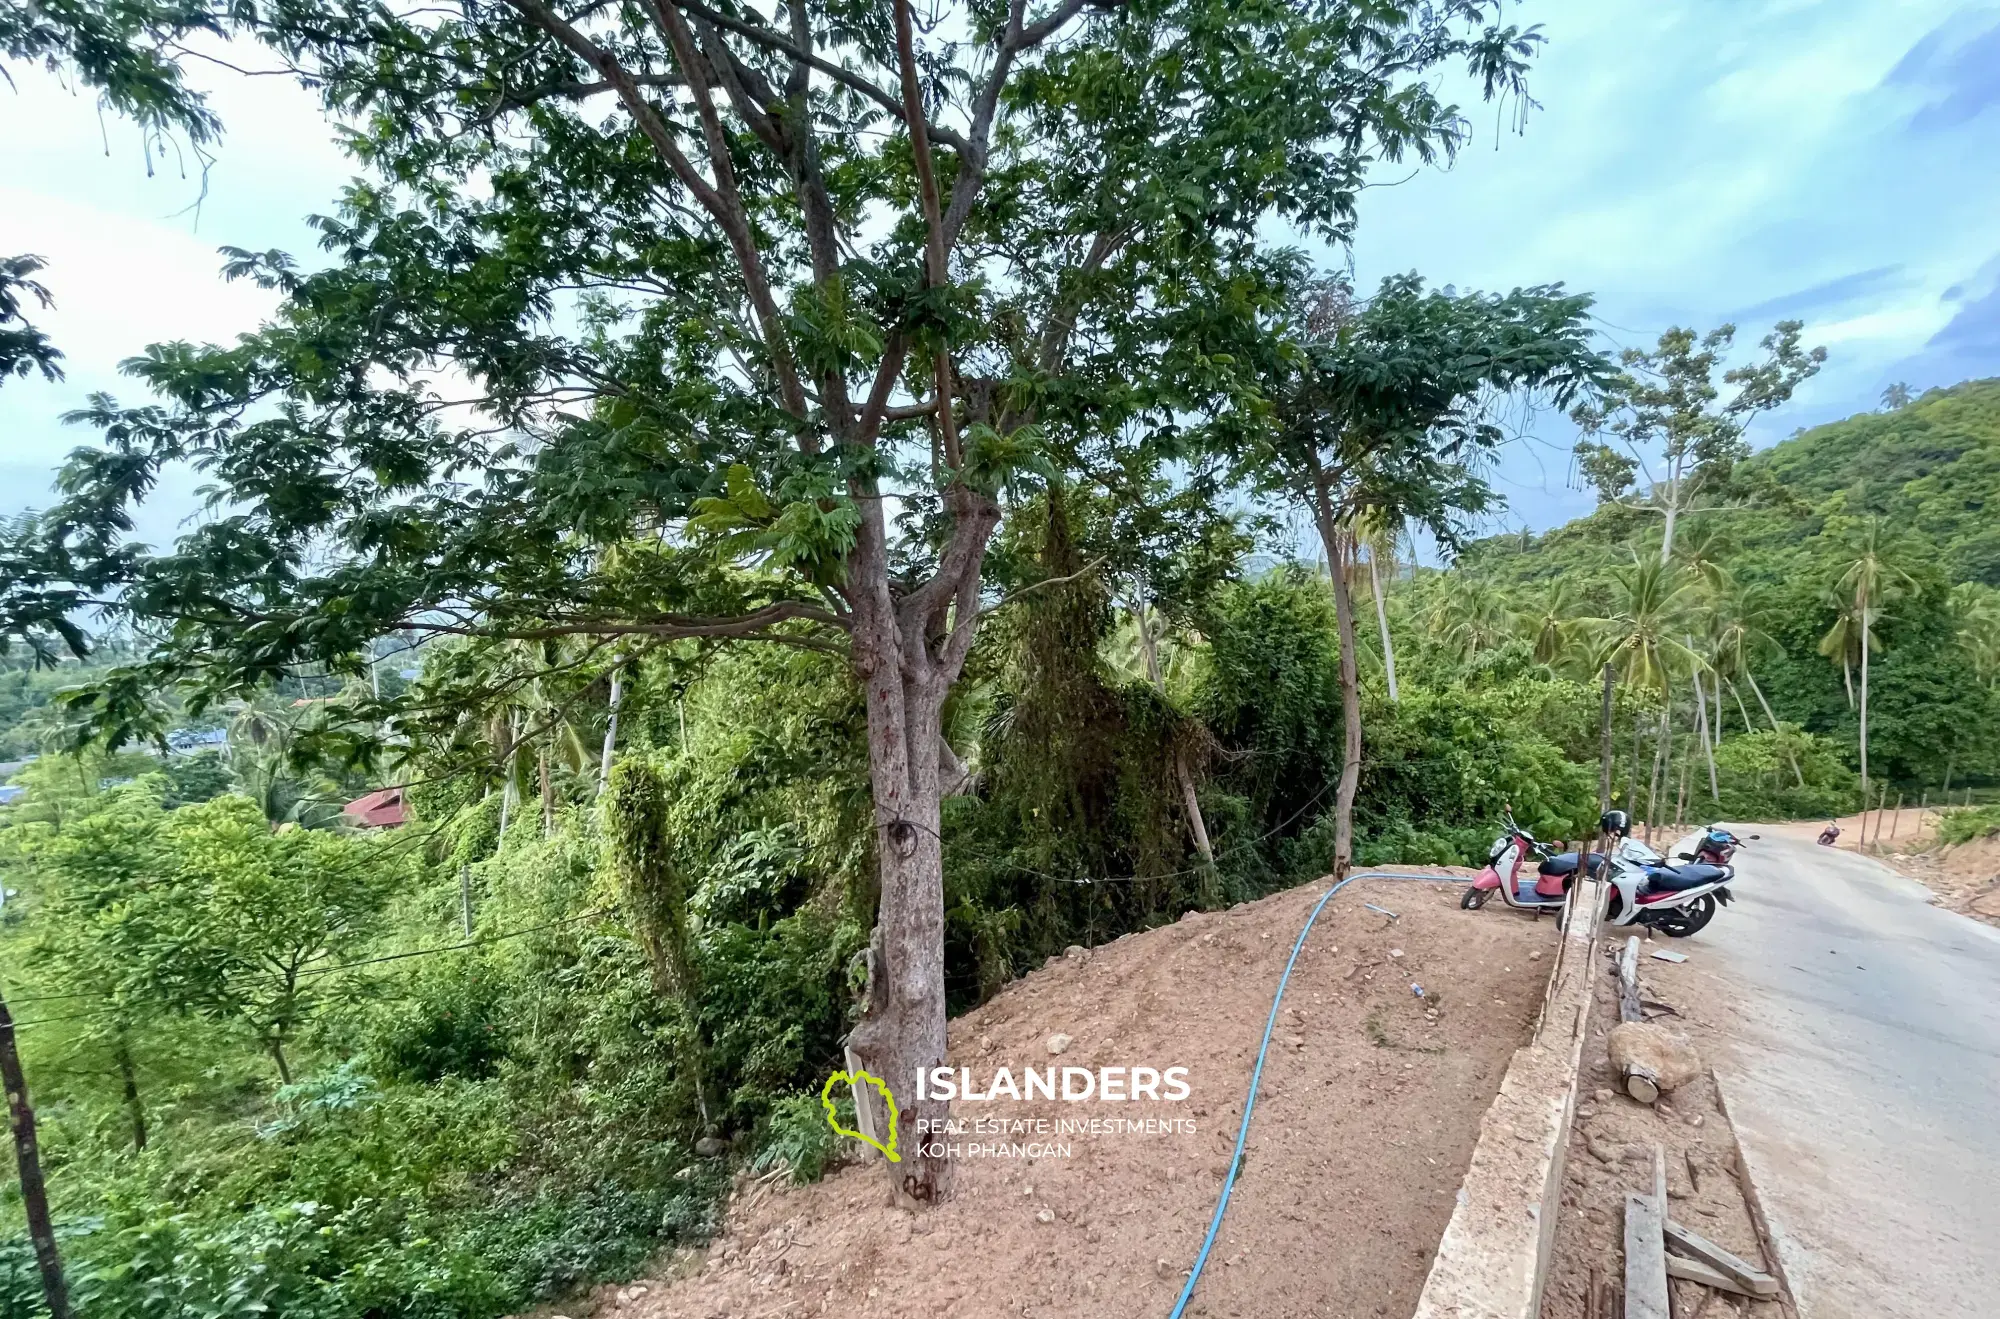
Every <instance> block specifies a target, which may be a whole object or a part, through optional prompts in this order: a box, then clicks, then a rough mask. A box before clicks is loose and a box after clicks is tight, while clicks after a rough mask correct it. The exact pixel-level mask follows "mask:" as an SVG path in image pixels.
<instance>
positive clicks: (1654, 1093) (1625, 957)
mask: <svg viewBox="0 0 2000 1319" xmlns="http://www.w3.org/2000/svg"><path fill="white" fill-rule="evenodd" d="M1618 1019H1619V1020H1620V1021H1644V1020H1645V1019H1646V1009H1645V1005H1644V1000H1643V999H1642V998H1641V997H1640V996H1639V936H1638V935H1636V934H1635V935H1633V936H1632V937H1631V938H1629V939H1627V940H1626V941H1625V951H1624V952H1623V953H1621V954H1620V955H1619V957H1618ZM1619 1080H1620V1081H1621V1082H1623V1084H1624V1086H1625V1093H1626V1094H1628V1095H1630V1096H1632V1098H1634V1099H1636V1100H1638V1101H1639V1102H1640V1103H1642V1104H1651V1103H1653V1102H1655V1101H1656V1100H1658V1099H1659V1097H1660V1077H1659V1074H1658V1073H1657V1072H1655V1071H1654V1070H1653V1069H1652V1068H1650V1067H1646V1066H1644V1065H1643V1064H1640V1063H1627V1064H1625V1067H1624V1069H1623V1074H1622V1075H1621V1076H1620V1077H1619Z"/></svg>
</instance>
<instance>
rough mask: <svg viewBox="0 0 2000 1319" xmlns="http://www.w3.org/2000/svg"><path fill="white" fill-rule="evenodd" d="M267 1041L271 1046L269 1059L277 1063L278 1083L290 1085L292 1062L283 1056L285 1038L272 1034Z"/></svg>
mask: <svg viewBox="0 0 2000 1319" xmlns="http://www.w3.org/2000/svg"><path fill="white" fill-rule="evenodd" d="M269 1043H270V1046H271V1061H272V1062H274V1063H276V1064H277V1065H278V1084H280V1085H290V1084H291V1083H292V1064H291V1063H290V1062H289V1061H288V1060H287V1059H286V1057H285V1038H284V1036H282V1035H273V1036H272V1037H271V1038H270V1040H269Z"/></svg>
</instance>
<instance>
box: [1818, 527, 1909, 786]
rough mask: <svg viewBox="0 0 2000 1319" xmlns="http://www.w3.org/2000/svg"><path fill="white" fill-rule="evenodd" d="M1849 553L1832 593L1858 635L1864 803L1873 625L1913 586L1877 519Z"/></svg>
mask: <svg viewBox="0 0 2000 1319" xmlns="http://www.w3.org/2000/svg"><path fill="white" fill-rule="evenodd" d="M1849 552H1850V553H1851V554H1852V555H1853V557H1852V558H1850V559H1848V560H1847V561H1846V565H1845V567H1844V568H1843V569H1842V571H1841V574H1840V580H1838V581H1837V582H1835V583H1834V588H1833V589H1834V590H1835V591H1837V592H1838V593H1839V594H1840V596H1841V597H1842V598H1843V599H1845V600H1848V601H1850V602H1851V608H1850V610H1849V612H1850V614H1851V615H1852V617H1853V618H1854V619H1855V625H1856V629H1857V630H1858V632H1859V633H1860V641H1861V799H1862V801H1864V802H1865V801H1867V800H1868V661H1869V656H1870V655H1871V653H1872V652H1873V651H1874V650H1875V649H1877V646H1876V645H1875V624H1876V622H1877V621H1879V620H1880V619H1881V617H1882V606H1883V605H1885V604H1887V603H1889V602H1891V601H1893V600H1894V599H1895V598H1896V597H1897V596H1899V595H1902V594H1903V593H1904V592H1906V591H1910V590H1914V589H1915V587H1916V584H1917V582H1916V579H1915V578H1914V577H1912V576H1910V574H1909V573H1907V572H1905V571H1903V569H1902V568H1900V567H1898V566H1897V565H1896V564H1895V563H1894V562H1893V561H1892V559H1891V555H1892V550H1891V547H1890V546H1888V545H1887V544H1886V543H1885V542H1884V538H1883V535H1882V523H1881V520H1880V519H1879V518H1872V517H1871V518H1869V519H1868V520H1867V521H1866V522H1864V523H1863V524H1862V529H1861V534H1860V535H1859V536H1858V537H1856V539H1855V540H1854V542H1853V544H1852V545H1851V547H1850V551H1849ZM1828 635H1829V636H1831V635H1832V633H1828Z"/></svg>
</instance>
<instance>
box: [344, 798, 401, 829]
mask: <svg viewBox="0 0 2000 1319" xmlns="http://www.w3.org/2000/svg"><path fill="white" fill-rule="evenodd" d="M340 813H341V814H342V815H345V816H346V817H347V819H348V821H349V823H351V824H357V825H359V826H361V827H362V828H363V829H394V828H396V827H398V826H399V825H402V824H403V823H405V822H406V821H407V820H408V819H409V816H408V815H407V814H406V813H405V811H404V808H403V790H402V789H401V788H378V789H376V790H375V791H374V792H371V793H369V794H368V795H367V796H365V797H356V798H355V799H354V800H353V801H351V802H349V803H347V805H345V806H343V807H341V808H340Z"/></svg>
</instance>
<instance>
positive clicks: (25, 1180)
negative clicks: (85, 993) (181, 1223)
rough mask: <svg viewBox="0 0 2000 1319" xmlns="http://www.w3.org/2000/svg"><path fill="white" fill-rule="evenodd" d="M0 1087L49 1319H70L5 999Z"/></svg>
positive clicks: (0, 1012)
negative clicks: (5, 1099) (3, 1092)
mask: <svg viewBox="0 0 2000 1319" xmlns="http://www.w3.org/2000/svg"><path fill="white" fill-rule="evenodd" d="M0 1084H4V1085H5V1087H6V1091H7V1119H8V1123H9V1125H10V1126H11V1127H12V1129H13V1132H14V1163H15V1166H16V1167H17V1168H18V1169H19V1171H20V1174H21V1212H22V1216H23V1217H24V1218H26V1219H27V1221H28V1239H29V1240H30V1241H32V1242H33V1243H34V1247H35V1263H36V1264H37V1265H38V1266H39V1267H40V1268H41V1271H42V1298H43V1300H44V1301H45V1302H46V1303H47V1305H48V1307H49V1316H50V1319H69V1285H68V1284H67V1283H66V1282H65V1281H64V1279H63V1267H62V1255H61V1254H60V1253H59V1252H58V1251H57V1250H56V1233H55V1228H54V1226H53V1225H52V1224H51V1223H50V1222H49V1196H48V1189H47V1188H46V1187H45V1186H44V1185H43V1183H42V1154H41V1149H40V1147H39V1146H38V1145H37V1143H36V1141H35V1110H34V1108H33V1107H32V1106H31V1105H30V1104H29V1103H28V1082H27V1079H26V1078H25V1077H24V1076H22V1074H21V1056H20V1054H18V1053H17V1052H15V1049H14V1018H13V1017H12V1016H11V1015H10V1014H9V1013H8V1011H7V1001H6V1000H5V999H4V998H0Z"/></svg>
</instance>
